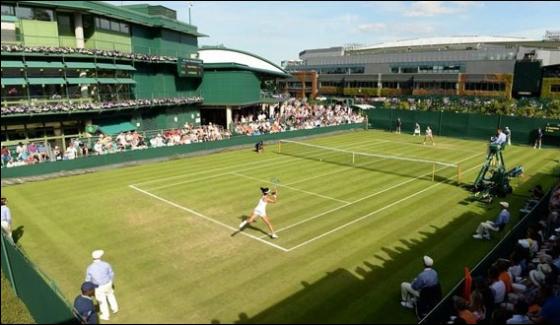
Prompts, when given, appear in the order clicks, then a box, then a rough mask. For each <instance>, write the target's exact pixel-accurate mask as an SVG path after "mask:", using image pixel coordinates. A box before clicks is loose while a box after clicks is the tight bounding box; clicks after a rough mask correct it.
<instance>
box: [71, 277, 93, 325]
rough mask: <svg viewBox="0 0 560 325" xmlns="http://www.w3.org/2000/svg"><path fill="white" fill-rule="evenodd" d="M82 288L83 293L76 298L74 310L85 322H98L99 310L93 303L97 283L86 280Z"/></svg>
mask: <svg viewBox="0 0 560 325" xmlns="http://www.w3.org/2000/svg"><path fill="white" fill-rule="evenodd" d="M81 290H82V294H81V295H79V296H77V297H76V299H74V310H75V312H76V313H77V314H78V316H79V317H80V319H81V320H82V322H83V323H84V324H98V323H99V320H98V319H97V311H96V309H95V304H94V303H93V296H94V292H95V284H93V283H91V282H84V283H82V288H81Z"/></svg>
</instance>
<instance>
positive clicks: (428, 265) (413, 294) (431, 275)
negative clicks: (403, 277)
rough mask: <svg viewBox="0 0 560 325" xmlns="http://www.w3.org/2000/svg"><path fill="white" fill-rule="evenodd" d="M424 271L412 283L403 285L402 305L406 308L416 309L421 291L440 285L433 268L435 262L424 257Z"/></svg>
mask: <svg viewBox="0 0 560 325" xmlns="http://www.w3.org/2000/svg"><path fill="white" fill-rule="evenodd" d="M423 261H424V267H425V268H424V270H423V271H422V272H420V274H418V276H417V277H416V278H415V279H414V280H413V281H412V283H410V282H403V283H401V299H402V301H401V305H402V306H403V307H405V308H410V309H413V308H414V303H415V302H416V300H417V299H418V298H419V297H420V291H422V289H424V288H428V287H433V286H436V285H437V284H438V283H439V279H438V274H437V272H436V271H435V270H434V269H433V268H432V266H433V265H434V260H433V259H432V258H431V257H429V256H424V258H423Z"/></svg>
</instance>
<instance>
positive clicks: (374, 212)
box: [277, 164, 482, 252]
mask: <svg viewBox="0 0 560 325" xmlns="http://www.w3.org/2000/svg"><path fill="white" fill-rule="evenodd" d="M480 166H482V164H479V165H477V166H474V167H472V168H469V169H467V170H466V171H465V173H467V172H469V171H471V170H474V169H476V168H480ZM441 184H443V183H437V184H434V185H432V186H428V187H426V188H425V189H423V190H421V191H419V192H416V193H414V194H411V195H409V196H407V197H405V198H402V199H400V200H398V201H395V202H393V203H391V204H389V205H386V206H384V207H383V208H380V209H377V210H375V211H373V212H370V213H368V214H366V215H364V216H361V217H359V218H358V219H354V220H352V221H350V222H348V223H345V224H343V225H341V226H338V227H336V228H334V229H331V230H329V231H327V232H326V233H323V234H321V235H319V236H316V237H313V238H311V239H309V240H307V241H304V242H303V243H301V244H298V245H296V246H294V247H291V248H289V249H288V251H289V252H291V251H293V250H295V249H297V248H300V247H302V246H305V245H307V244H309V243H311V242H314V241H316V240H317V239H320V238H323V237H325V236H328V235H330V234H332V233H333V232H336V231H339V230H340V229H343V228H346V227H348V226H351V225H353V224H355V223H356V222H360V221H362V220H364V219H366V218H368V217H371V216H372V215H375V214H377V213H379V212H382V211H384V210H386V209H388V208H390V207H392V206H395V205H397V204H399V203H401V202H404V201H406V200H408V199H411V198H413V197H415V196H417V195H419V194H422V193H424V192H426V191H428V190H430V189H432V188H434V187H436V186H439V185H441ZM277 232H278V231H277Z"/></svg>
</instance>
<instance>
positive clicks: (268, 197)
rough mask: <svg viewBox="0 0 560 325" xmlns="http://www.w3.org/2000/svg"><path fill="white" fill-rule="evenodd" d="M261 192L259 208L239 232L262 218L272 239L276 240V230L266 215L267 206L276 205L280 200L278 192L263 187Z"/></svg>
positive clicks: (244, 222)
mask: <svg viewBox="0 0 560 325" xmlns="http://www.w3.org/2000/svg"><path fill="white" fill-rule="evenodd" d="M261 192H262V197H261V198H260V200H259V203H258V204H257V207H255V209H254V210H253V213H252V214H251V216H250V217H249V218H248V219H246V220H245V221H243V222H242V223H241V224H240V225H239V231H241V230H243V228H244V227H245V226H246V225H248V224H251V223H253V222H255V221H256V220H257V218H259V217H260V218H262V220H263V221H264V223H265V224H266V225H267V226H268V229H270V237H271V238H272V239H275V238H278V236H277V235H276V233H275V232H274V228H273V227H272V224H271V223H270V219H269V218H268V216H267V215H266V205H267V204H268V203H276V201H277V198H278V197H277V193H278V190H277V189H276V191H274V192H271V191H270V189H269V188H268V187H261Z"/></svg>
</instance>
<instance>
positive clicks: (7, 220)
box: [0, 197, 13, 241]
mask: <svg viewBox="0 0 560 325" xmlns="http://www.w3.org/2000/svg"><path fill="white" fill-rule="evenodd" d="M0 204H1V207H0V209H1V210H0V214H1V215H2V231H3V232H4V234H6V236H7V237H8V239H9V240H11V241H13V239H12V213H11V212H10V208H8V199H6V198H5V197H2V198H0Z"/></svg>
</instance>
